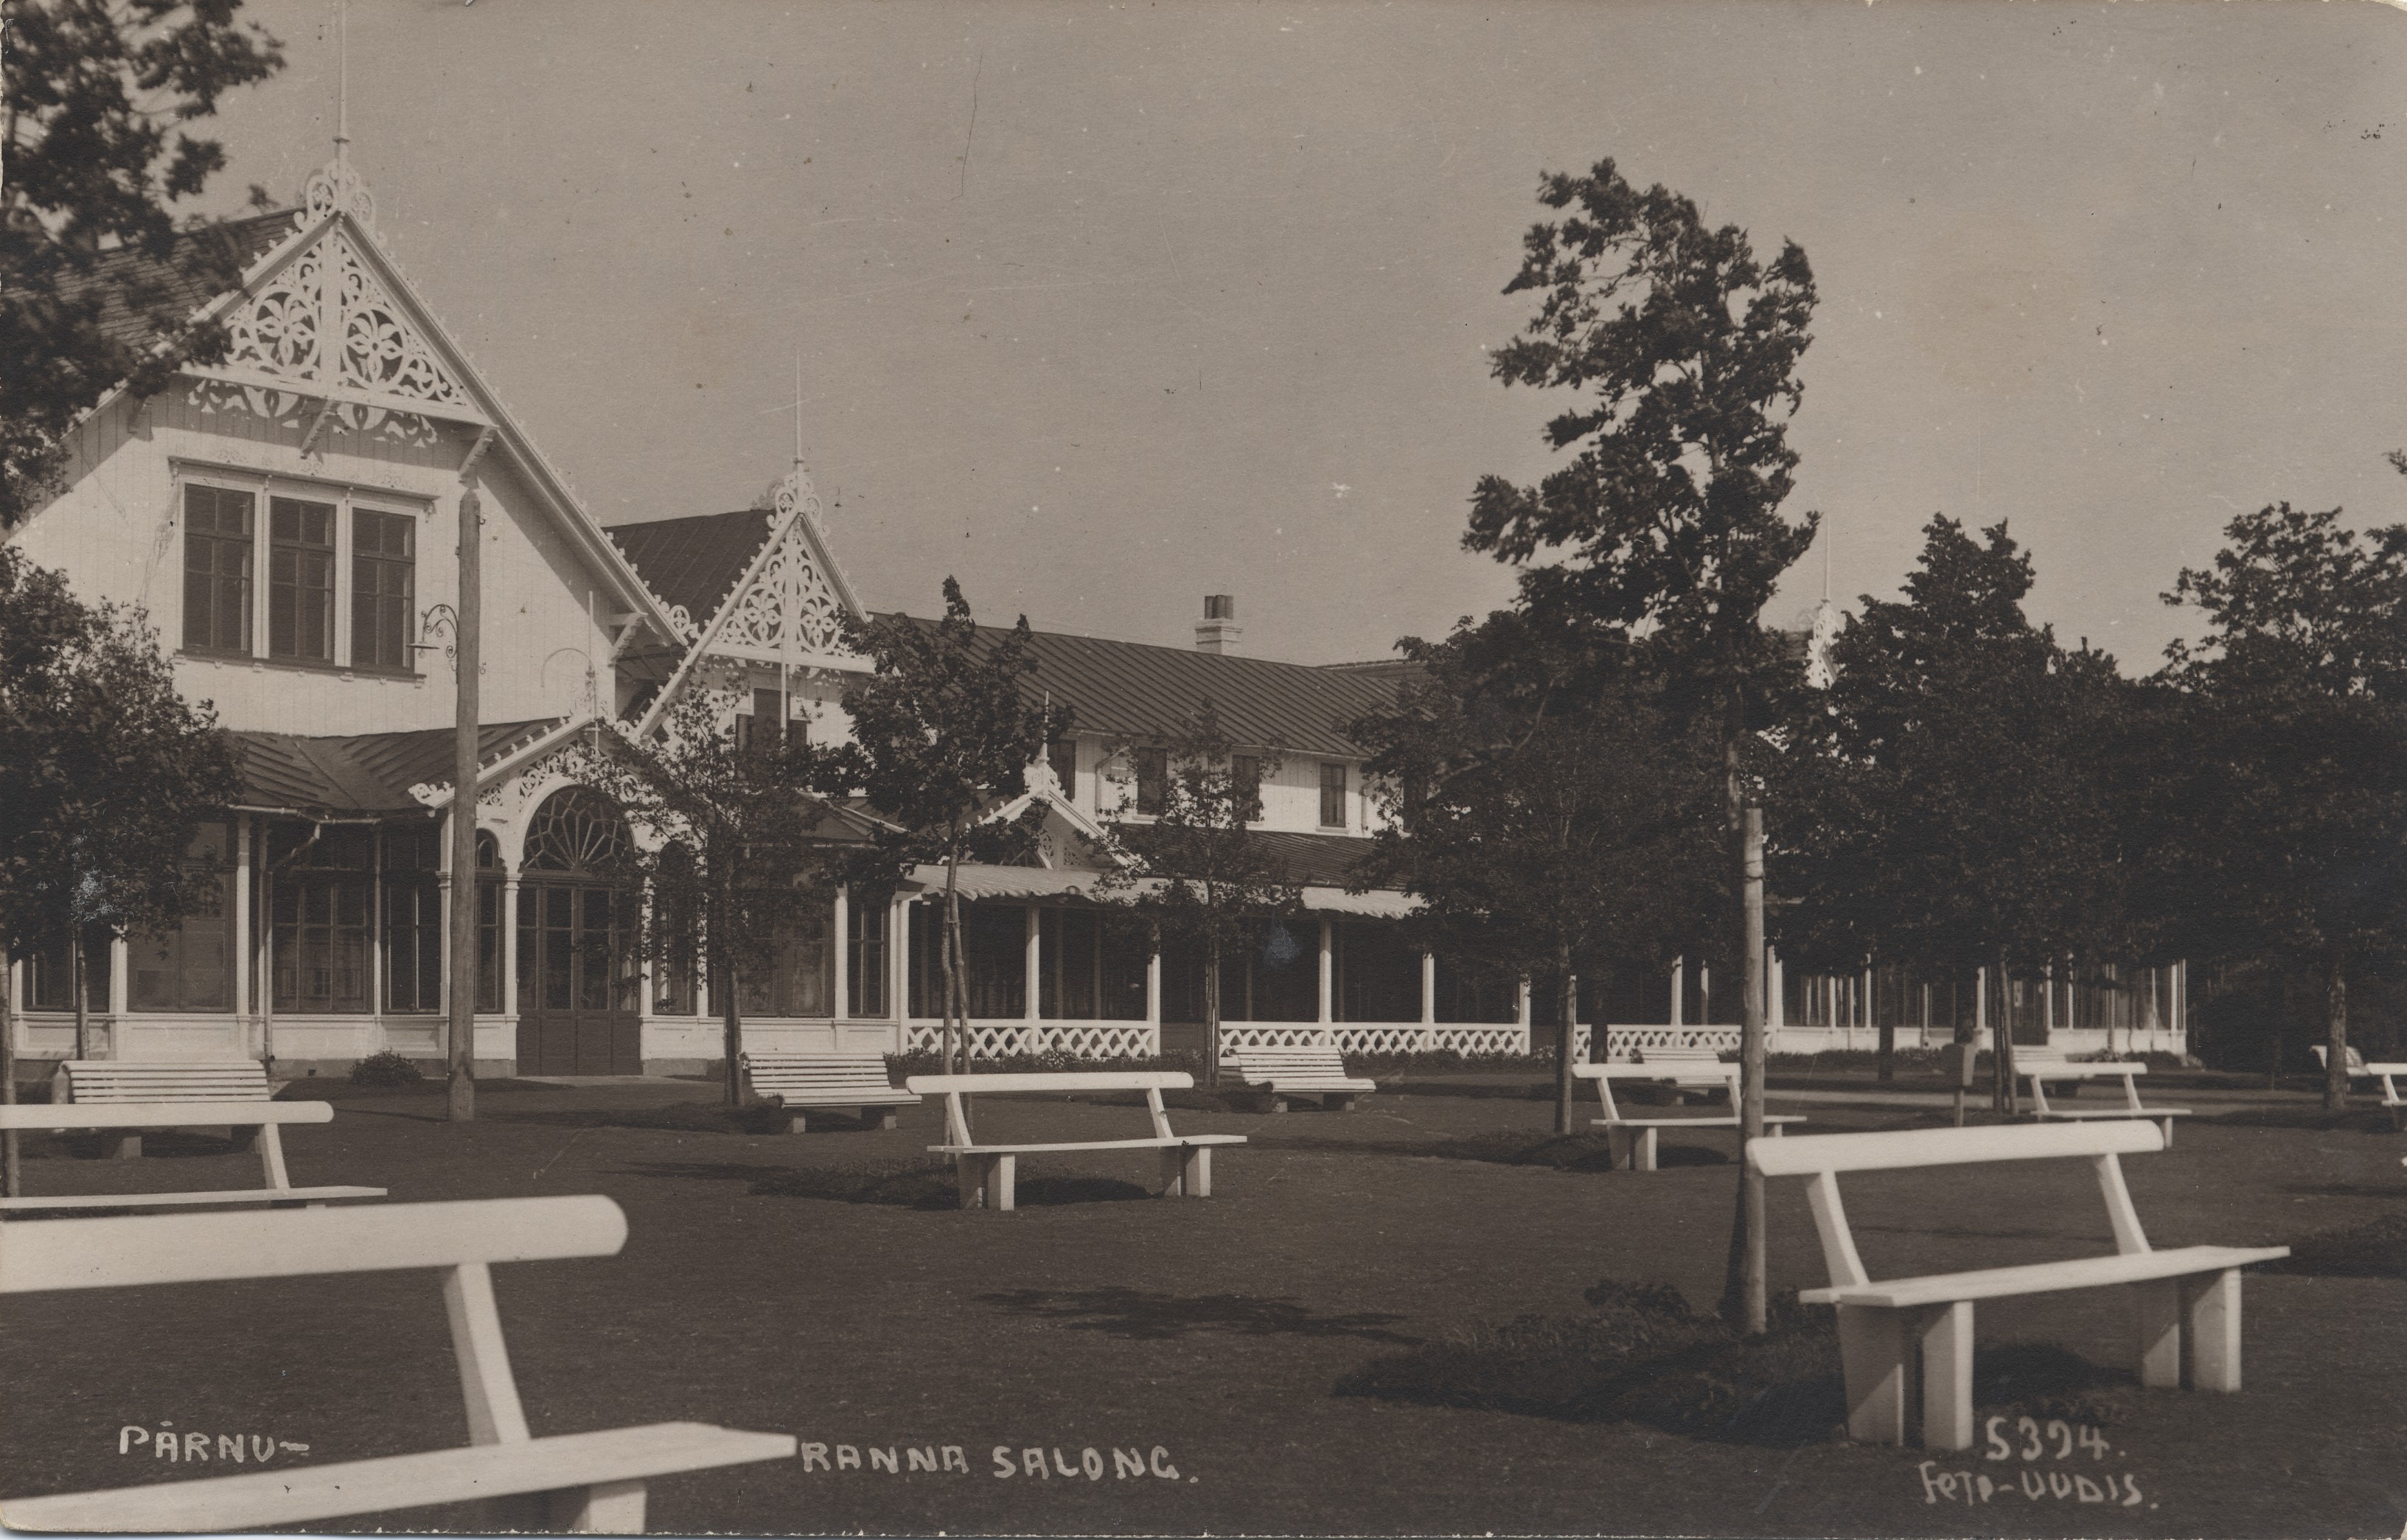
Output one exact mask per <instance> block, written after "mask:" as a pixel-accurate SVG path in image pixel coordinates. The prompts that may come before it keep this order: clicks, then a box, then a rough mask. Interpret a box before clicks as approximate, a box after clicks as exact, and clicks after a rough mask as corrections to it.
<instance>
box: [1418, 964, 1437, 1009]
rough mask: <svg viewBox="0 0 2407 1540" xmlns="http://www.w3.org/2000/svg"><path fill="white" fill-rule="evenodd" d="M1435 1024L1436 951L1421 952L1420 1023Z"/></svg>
mask: <svg viewBox="0 0 2407 1540" xmlns="http://www.w3.org/2000/svg"><path fill="white" fill-rule="evenodd" d="M1436 1024H1437V953H1435V952H1423V953H1421V1025H1422V1026H1425V1027H1429V1026H1435V1025H1436Z"/></svg>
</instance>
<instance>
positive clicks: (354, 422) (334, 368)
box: [194, 166, 485, 430]
mask: <svg viewBox="0 0 2407 1540" xmlns="http://www.w3.org/2000/svg"><path fill="white" fill-rule="evenodd" d="M303 199H304V204H305V208H304V211H303V212H302V213H300V214H298V215H296V216H295V217H294V218H295V229H296V232H298V231H305V230H309V229H313V228H320V227H322V228H321V233H320V235H319V236H318V238H317V239H316V240H314V241H312V242H310V243H309V244H308V245H307V246H306V247H304V248H303V249H302V250H299V251H298V252H295V253H292V254H291V255H290V256H288V257H287V258H286V259H285V260H284V261H283V262H282V264H280V265H278V267H277V268H276V269H275V271H273V272H272V273H270V274H269V275H268V276H267V277H266V278H263V279H262V280H260V281H259V282H258V283H257V284H256V286H255V287H254V288H253V289H252V290H251V291H250V292H248V293H246V294H244V295H243V296H242V298H241V299H240V300H239V301H238V302H236V304H235V306H234V307H233V308H232V309H231V310H230V311H228V312H227V313H226V316H225V324H226V330H227V333H228V335H229V337H230V345H229V347H228V348H227V350H226V355H225V358H224V360H223V362H222V364H220V365H218V366H216V367H215V368H213V369H202V370H196V371H194V372H197V373H201V374H204V375H215V376H216V377H218V378H223V379H226V380H229V381H231V382H233V383H235V384H240V385H247V386H250V387H253V388H259V387H275V386H286V387H288V388H289V389H290V390H292V392H294V393H295V394H296V395H299V396H303V397H307V398H313V399H316V400H319V401H321V402H324V403H326V404H327V406H328V408H329V409H330V410H332V411H333V412H334V413H335V414H336V415H337V416H338V417H339V418H340V419H341V420H342V421H344V422H345V423H347V424H348V425H349V426H350V427H352V428H354V429H362V430H364V429H368V428H373V427H375V426H377V424H378V423H380V422H381V421H383V420H384V419H385V418H386V416H387V415H389V414H392V413H395V412H409V411H422V412H423V413H424V414H425V415H426V416H428V417H433V418H440V419H447V420H449V421H471V422H482V421H485V417H484V413H483V411H482V410H481V409H480V408H479V407H478V406H477V403H476V401H475V400H474V399H473V398H472V397H471V396H470V395H469V393H468V391H467V389H466V388H465V387H464V386H463V384H462V383H461V380H460V378H459V377H458V375H457V374H456V373H455V372H454V370H453V369H452V367H451V366H450V364H449V363H448V362H447V361H446V359H445V356H444V354H443V352H442V351H441V350H440V349H437V348H436V347H435V345H434V342H433V341H432V339H431V338H430V337H429V335H427V333H426V331H425V330H424V329H423V328H422V327H421V325H420V322H419V321H418V320H417V319H416V318H415V317H414V316H413V315H412V313H411V311H410V309H409V307H406V306H405V305H404V304H403V303H402V302H401V301H400V299H399V298H398V297H397V296H396V295H395V294H394V293H393V292H392V288H391V286H390V285H389V284H387V283H386V281H385V279H384V278H383V276H382V271H383V264H382V260H381V258H380V257H377V256H372V255H371V254H370V252H369V250H367V249H366V248H365V246H364V245H363V243H364V242H365V241H366V240H367V239H369V238H370V237H371V236H372V235H373V225H372V222H371V221H373V220H374V218H375V210H376V201H375V199H374V198H373V197H372V196H371V195H370V194H369V192H368V191H367V189H366V187H365V186H364V185H363V184H362V183H361V181H360V179H359V176H358V173H356V172H354V171H352V170H351V169H350V168H349V166H329V167H327V168H325V169H323V170H321V171H320V172H318V173H317V175H315V176H313V177H311V178H309V185H308V187H307V189H306V191H305V192H304V194H303ZM337 215H339V216H341V217H340V218H335V216H337ZM328 221H332V222H328Z"/></svg>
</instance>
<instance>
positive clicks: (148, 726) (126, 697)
mask: <svg viewBox="0 0 2407 1540" xmlns="http://www.w3.org/2000/svg"><path fill="white" fill-rule="evenodd" d="M238 785H239V782H238V780H237V777H236V774H235V758H234V750H233V749H232V747H231V745H230V744H229V743H228V741H227V740H226V737H225V735H224V734H222V733H221V732H219V731H218V729H217V725H216V719H215V716H214V713H213V712H212V711H211V710H210V708H209V706H208V705H207V703H206V702H204V703H202V704H201V705H200V706H190V705H188V704H186V702H185V701H184V699H183V697H182V696H180V695H178V693H177V692H176V684H175V677H174V675H173V673H172V672H171V671H170V669H169V668H168V665H167V663H166V660H165V659H164V658H163V657H162V656H161V655H160V652H159V648H158V639H157V637H156V635H154V634H153V633H151V632H150V629H149V627H148V625H147V624H146V623H145V621H144V620H143V617H142V615H141V613H140V612H139V611H138V610H137V611H133V612H125V611H121V610H118V609H115V608H113V607H109V606H103V607H99V608H94V607H92V606H87V605H85V604H83V603H81V602H80V601H78V599H76V598H75V597H74V595H72V594H71V593H69V592H67V588H66V582H65V579H64V578H62V577H61V576H60V575H59V574H57V573H55V572H50V571H47V570H45V569H43V568H40V567H36V566H34V565H32V564H31V563H27V562H26V561H25V559H24V557H23V555H22V554H21V552H19V551H17V550H16V549H13V548H10V547H6V546H0V959H5V958H6V957H7V956H8V955H10V954H12V953H13V954H16V955H20V956H21V955H24V954H25V953H27V952H28V951H32V950H36V949H39V948H45V947H50V946H53V945H57V944H60V943H65V944H66V945H67V946H69V947H70V948H75V949H78V950H79V949H80V948H81V946H82V943H83V940H84V937H85V936H86V935H87V934H89V933H91V932H92V931H93V930H95V929H97V930H100V931H105V932H107V933H110V934H127V933H129V932H149V931H160V930H166V929H169V928H171V927H173V926H174V925H175V924H176V922H177V921H178V920H180V919H181V918H182V917H183V915H184V914H185V913H187V912H188V911H189V910H190V908H191V907H192V905H194V904H196V903H198V902H201V901H202V900H203V899H204V898H205V897H207V896H213V895H214V893H215V891H216V889H215V875H216V874H215V873H214V871H212V870H209V869H207V868H206V867H203V866H197V865H195V864H193V863H190V862H188V861H187V859H186V852H187V851H188V850H190V848H192V842H193V837H194V835H195V834H197V833H198V830H199V827H200V822H201V820H202V818H203V817H204V816H205V815H207V813H208V812H210V811H211V810H213V809H216V808H221V807H224V806H227V805H229V804H231V803H233V802H234V801H235V799H236V794H237V787H238ZM79 972H80V970H79V969H78V973H79ZM82 985H83V980H82V979H81V977H78V978H77V979H76V980H75V988H76V991H77V1003H78V1024H80V1021H81V1018H82ZM77 1050H78V1053H82V1052H87V1051H89V1049H88V1046H87V1045H86V1044H85V1043H84V1042H83V1041H82V1039H81V1035H80V1034H78V1042H77ZM16 1087H17V1079H16V1062H15V1031H14V1026H13V1023H11V1022H10V1021H9V1020H7V1000H6V998H5V991H0V1099H5V1100H7V1101H14V1100H15V1099H16V1094H17V1090H16ZM15 1150H16V1140H15V1135H14V1134H11V1135H10V1136H9V1138H8V1141H7V1173H6V1176H7V1190H8V1192H9V1193H10V1194H11V1195H13V1194H14V1193H15V1191H16V1186H15V1182H16V1164H15V1161H16V1157H15Z"/></svg>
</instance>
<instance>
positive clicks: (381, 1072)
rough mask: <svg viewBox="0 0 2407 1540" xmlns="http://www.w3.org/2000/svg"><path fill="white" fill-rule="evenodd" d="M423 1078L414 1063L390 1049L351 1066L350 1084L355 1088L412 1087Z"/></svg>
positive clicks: (381, 1050) (373, 1054)
mask: <svg viewBox="0 0 2407 1540" xmlns="http://www.w3.org/2000/svg"><path fill="white" fill-rule="evenodd" d="M425 1078H426V1077H425V1076H423V1075H421V1074H420V1073H419V1069H418V1064H417V1062H416V1061H414V1060H409V1059H405V1058H403V1057H402V1056H401V1055H400V1054H398V1053H395V1052H393V1050H392V1049H391V1048H382V1049H379V1050H377V1052H375V1053H371V1054H369V1055H368V1056H367V1057H366V1058H364V1059H363V1060H361V1061H360V1062H358V1063H356V1064H353V1065H352V1066H351V1083H352V1084H353V1085H355V1086H414V1085H418V1084H420V1082H422V1081H423V1080H424V1079H425Z"/></svg>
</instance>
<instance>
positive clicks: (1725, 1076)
mask: <svg viewBox="0 0 2407 1540" xmlns="http://www.w3.org/2000/svg"><path fill="white" fill-rule="evenodd" d="M1681 1051H1689V1050H1681ZM1572 1076H1573V1077H1574V1079H1580V1080H1594V1081H1595V1082H1596V1095H1597V1100H1598V1101H1599V1102H1602V1104H1603V1105H1604V1120H1605V1123H1606V1125H1607V1126H1608V1127H1609V1126H1611V1125H1613V1124H1615V1123H1618V1122H1620V1121H1621V1120H1622V1118H1621V1108H1620V1107H1619V1106H1617V1105H1615V1103H1614V1100H1613V1082H1614V1081H1616V1080H1626V1081H1629V1082H1631V1083H1632V1084H1636V1085H1649V1084H1651V1085H1659V1086H1667V1085H1668V1086H1688V1087H1712V1088H1715V1089H1716V1090H1723V1089H1726V1090H1728V1091H1730V1106H1731V1107H1732V1108H1733V1109H1735V1108H1736V1107H1737V1106H1738V1105H1739V1086H1738V1066H1737V1065H1736V1064H1725V1063H1723V1062H1720V1061H1719V1060H1715V1061H1714V1062H1710V1063H1708V1062H1705V1061H1703V1060H1677V1059H1675V1060H1673V1061H1671V1062H1664V1061H1662V1060H1657V1061H1656V1062H1653V1063H1647V1064H1628V1063H1620V1064H1574V1065H1573V1066H1572Z"/></svg>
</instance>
